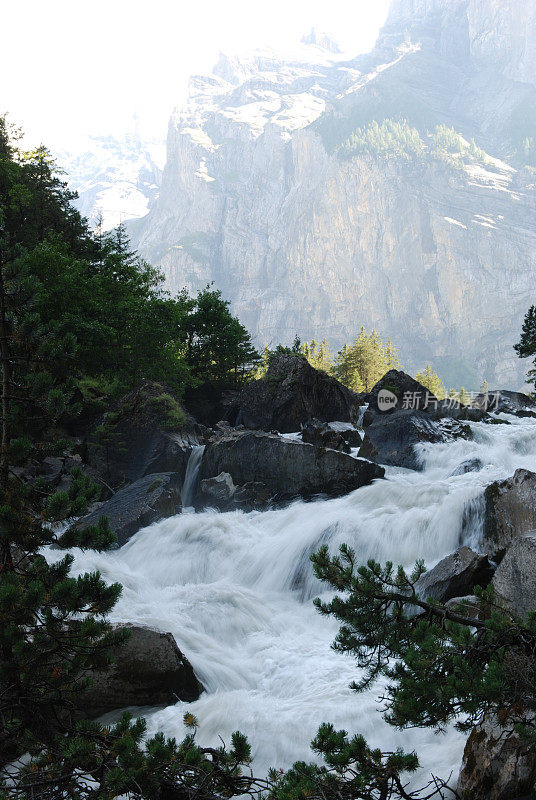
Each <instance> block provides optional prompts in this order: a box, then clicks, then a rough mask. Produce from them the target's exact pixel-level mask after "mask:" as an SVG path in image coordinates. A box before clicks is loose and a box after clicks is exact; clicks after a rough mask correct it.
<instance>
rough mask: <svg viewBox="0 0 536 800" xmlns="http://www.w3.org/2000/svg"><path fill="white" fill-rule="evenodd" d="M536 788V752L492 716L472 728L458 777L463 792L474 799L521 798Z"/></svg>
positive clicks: (460, 789)
mask: <svg viewBox="0 0 536 800" xmlns="http://www.w3.org/2000/svg"><path fill="white" fill-rule="evenodd" d="M535 789H536V752H535V751H534V748H531V747H530V745H527V744H526V743H522V742H521V741H520V739H519V736H518V735H517V734H516V733H512V734H509V735H507V732H506V731H505V730H504V729H503V728H502V727H501V726H500V725H499V723H498V722H497V721H496V720H495V719H494V718H492V717H489V716H488V717H486V718H485V719H484V721H483V722H482V723H481V724H480V725H477V726H476V727H475V728H473V730H472V732H471V734H470V736H469V738H468V740H467V744H466V745H465V750H464V752H463V761H462V768H461V771H460V776H459V778H458V792H459V794H460V796H462V795H463V796H465V793H467V796H469V797H471V798H472V800H507V798H508V799H509V798H519V797H520V796H521V795H523V794H526V793H527V792H533V791H534V790H535Z"/></svg>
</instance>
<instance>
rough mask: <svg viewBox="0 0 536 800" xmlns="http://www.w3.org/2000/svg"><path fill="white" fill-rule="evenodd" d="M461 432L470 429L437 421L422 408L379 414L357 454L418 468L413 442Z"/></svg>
mask: <svg viewBox="0 0 536 800" xmlns="http://www.w3.org/2000/svg"><path fill="white" fill-rule="evenodd" d="M460 436H461V437H464V438H470V436H471V432H470V430H469V429H468V428H466V426H463V425H461V424H460V423H458V422H456V421H454V420H445V421H443V422H436V421H434V420H432V419H431V418H430V416H429V415H428V414H426V413H425V412H423V411H411V410H407V411H395V412H394V413H392V414H378V415H376V416H375V417H374V421H373V422H372V424H370V425H369V426H368V427H367V429H366V432H365V438H364V439H363V444H362V445H361V448H360V450H359V456H360V457H361V458H368V459H370V460H371V461H375V462H376V463H378V464H387V465H389V466H393V467H406V468H407V469H414V470H420V469H422V464H421V462H420V460H419V458H418V456H417V453H416V451H415V445H417V444H420V443H421V442H432V443H439V442H448V441H453V439H454V438H456V437H460Z"/></svg>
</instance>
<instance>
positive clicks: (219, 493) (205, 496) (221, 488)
mask: <svg viewBox="0 0 536 800" xmlns="http://www.w3.org/2000/svg"><path fill="white" fill-rule="evenodd" d="M199 492H200V495H201V499H202V502H203V504H207V503H208V504H209V505H210V504H211V501H213V502H214V506H215V507H216V508H222V507H225V506H227V505H229V503H230V502H231V501H232V499H233V497H234V495H235V492H236V486H235V485H234V483H233V479H232V478H231V476H230V475H229V473H228V472H220V474H219V475H216V476H215V477H214V478H205V479H204V480H202V481H201V484H200V486H199Z"/></svg>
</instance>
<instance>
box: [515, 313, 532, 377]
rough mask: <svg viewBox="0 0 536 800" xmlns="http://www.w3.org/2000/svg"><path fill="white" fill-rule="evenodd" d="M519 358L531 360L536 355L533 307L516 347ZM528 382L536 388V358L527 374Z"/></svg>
mask: <svg viewBox="0 0 536 800" xmlns="http://www.w3.org/2000/svg"><path fill="white" fill-rule="evenodd" d="M514 350H515V351H516V353H517V355H518V356H519V358H529V357H530V356H534V355H536V306H531V307H530V308H529V310H528V311H527V313H526V315H525V319H524V320H523V327H522V330H521V337H520V339H519V342H518V343H517V344H515V345H514ZM527 381H528V382H529V383H533V384H534V385H535V386H536V358H535V359H534V361H533V369H531V370H529V372H528V373H527Z"/></svg>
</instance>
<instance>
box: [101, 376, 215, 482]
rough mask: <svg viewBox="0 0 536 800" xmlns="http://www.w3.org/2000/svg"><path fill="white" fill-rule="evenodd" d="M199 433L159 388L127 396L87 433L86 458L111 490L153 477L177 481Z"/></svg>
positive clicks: (142, 389)
mask: <svg viewBox="0 0 536 800" xmlns="http://www.w3.org/2000/svg"><path fill="white" fill-rule="evenodd" d="M201 436H202V431H201V428H200V427H199V426H198V425H197V424H196V423H195V420H194V419H193V418H192V417H190V416H189V415H188V414H186V412H185V411H184V410H183V409H182V407H181V405H180V404H179V402H178V401H177V400H176V399H175V398H174V397H173V396H172V394H171V393H170V392H169V391H167V390H166V387H165V386H163V385H162V384H159V383H152V382H147V383H144V384H143V385H142V386H141V387H140V388H139V389H136V390H134V391H132V392H129V393H128V394H127V395H125V396H124V397H123V398H122V399H121V400H120V401H119V402H118V403H117V405H116V407H115V408H114V409H112V410H111V411H110V412H108V413H107V414H106V415H105V416H104V418H103V419H102V420H101V422H100V424H99V425H98V426H97V427H96V428H95V429H94V430H93V432H92V434H91V437H90V440H89V443H88V458H89V463H90V465H91V466H92V467H94V468H95V469H97V470H98V472H99V474H101V475H102V476H103V477H104V479H105V480H106V482H107V483H109V484H110V485H111V486H112V488H117V487H120V486H121V485H122V484H124V483H126V482H131V481H136V480H138V478H141V477H143V476H144V475H149V474H151V473H155V472H178V473H180V474H181V475H182V476H183V477H184V475H185V473H186V466H187V464H188V459H189V457H190V453H191V451H192V447H193V446H194V445H196V444H199V442H200V437H201Z"/></svg>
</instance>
